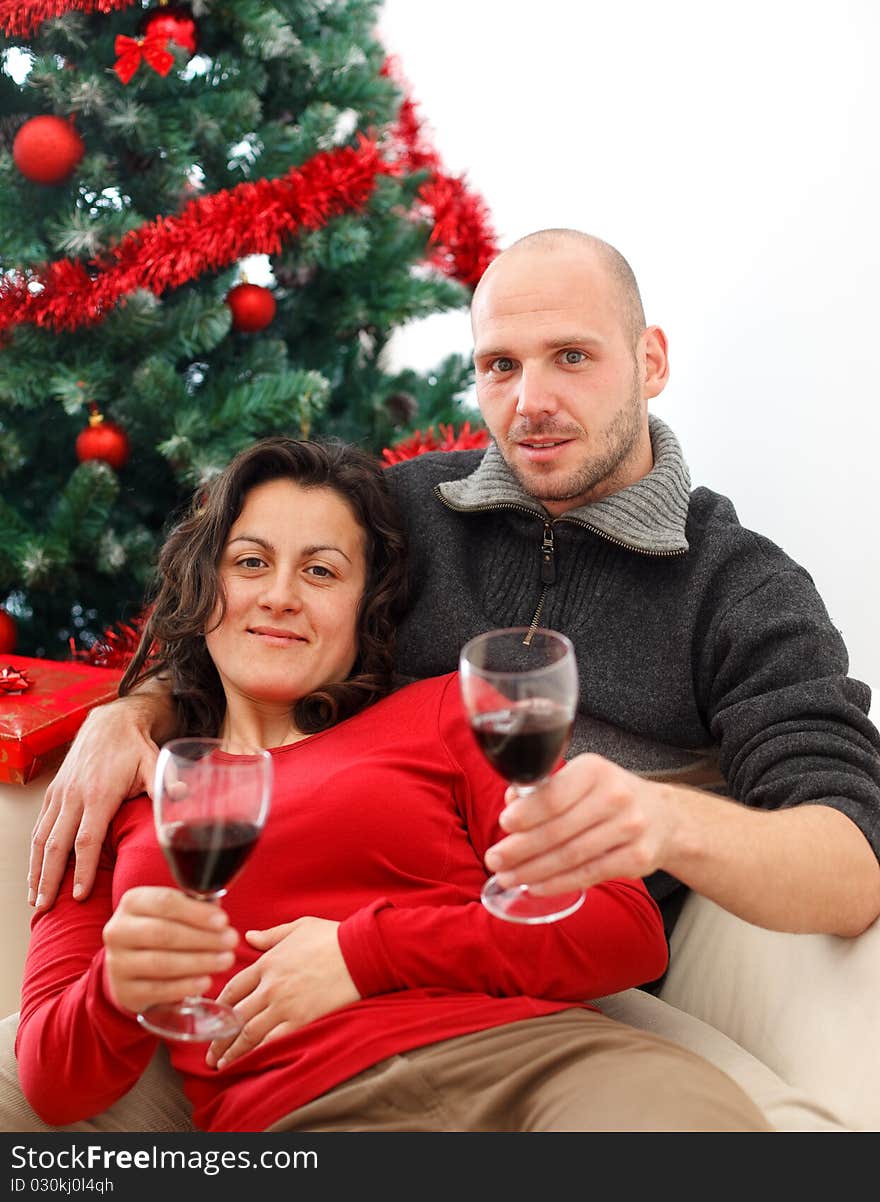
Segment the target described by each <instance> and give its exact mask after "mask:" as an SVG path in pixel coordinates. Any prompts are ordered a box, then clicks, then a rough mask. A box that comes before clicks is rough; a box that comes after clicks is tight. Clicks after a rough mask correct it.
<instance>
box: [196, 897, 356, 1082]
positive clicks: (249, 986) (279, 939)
mask: <svg viewBox="0 0 880 1202" xmlns="http://www.w3.org/2000/svg"><path fill="white" fill-rule="evenodd" d="M338 928H339V923H338V922H330V921H329V920H328V919H325V918H298V919H297V920H296V922H286V923H282V924H281V926H277V927H271V928H270V929H268V930H265V931H248V932H247V934H246V935H245V938H246V940H247V941H248V943H249V944H250V945H251V947H256V948H260V949H262V951H263V955H262V956H260V958H259V960H257V962H256V963H255V964H252V965H251V966H250V968H245V969H244V970H243V971H242V972H240V973H237V974H236V975H235V976H234V977H233V978H232V980H231V981H229V982H228V983H227V985H226V988H225V989H224V990H223V992H222V993H221V994H220V1001H222V1002H226V1003H227V1005H230V1006H233V1007H234V1008H235V1013H236V1014H237V1015H238V1017H239V1018H240V1019H241V1021H242V1023H243V1027H242V1030H241V1031H240V1032H239V1033H238V1035H237V1036H235V1037H234V1038H232V1039H224V1040H219V1039H218V1040H215V1041H214V1042H213V1043H212V1044H211V1046H210V1047H209V1048H208V1055H207V1063H208V1065H209V1066H211V1067H214V1068H225V1067H226V1066H227V1065H228V1064H231V1063H232V1061H233V1060H236V1059H237V1058H238V1057H239V1056H242V1055H244V1053H245V1052H249V1051H251V1050H252V1049H253V1048H255V1047H257V1046H258V1045H259V1044H261V1043H266V1042H267V1041H268V1040H270V1039H277V1038H278V1037H279V1036H280V1035H285V1034H287V1033H288V1032H289V1031H295V1030H296V1029H297V1028H298V1027H302V1026H305V1024H306V1023H310V1022H312V1021H313V1020H314V1019H316V1018H320V1017H321V1016H322V1015H323V1014H329V1013H330V1011H332V1010H339V1009H341V1008H342V1007H343V1006H348V1005H350V1004H351V1003H352V1002H357V1001H359V1000H360V996H361V995H360V994H359V993H358V991H357V989H356V988H355V984H354V981H352V979H351V976H350V975H349V971H348V968H347V967H346V964H345V960H344V958H343V955H342V952H341V951H340V950H339V940H338V938H337V935H336V932H337V930H338Z"/></svg>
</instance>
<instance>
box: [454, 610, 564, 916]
mask: <svg viewBox="0 0 880 1202" xmlns="http://www.w3.org/2000/svg"><path fill="white" fill-rule="evenodd" d="M459 679H460V682H461V693H462V699H463V701H464V706H465V709H466V710H467V714H468V718H469V720H470V724H471V729H472V730H473V732H474V735H475V736H476V739H477V742H478V743H479V745H480V747H481V748H482V751H483V754H484V755H485V756H486V758H487V759H488V760H489V762H490V763H491V764H492V766H493V767H494V768H495V770H496V771H497V772H499V773H500V774H501V775H502V776H503V777H505V779H506V780H508V781H510V782H511V783H512V784H513V785H515V786H516V790H517V793H519V794H520V796H522V795H524V794H527V793H534V792H535V790H537V789H538V788H540V786H541V784H542V782H543V781H544V780H546V778H547V777H548V776H549V774H550V773H551V772H552V771H553V769H554V768H555V767H556V765H557V764H558V763H559V761H560V760H561V759H562V757H563V755H564V754H565V751H566V748H567V747H568V743H569V739H570V737H571V728H572V725H573V723H574V716H575V711H576V709H577V699H578V671H577V663H576V661H575V654H574V647H573V646H572V643H571V640H570V639H568V638H566V636H565V635H564V634H560V633H559V632H558V631H555V630H544V629H541V628H538V629H532V628H531V627H527V626H513V627H508V628H506V629H501V630H490V631H487V632H486V633H485V634H480V635H477V637H476V638H474V639H471V640H470V642H468V643H466V644H465V646H464V647H463V648H462V650H461V655H460V657H459ZM583 900H584V894H583V892H582V891H580V890H576V891H573V892H569V893H565V894H562V895H554V896H552V897H542V896H538V895H537V894H534V893H532V892H531V891H530V890H529V888H528V886H526V885H515V886H514V887H512V888H510V889H504V888H502V887H501V886H500V885H499V883H498V880H497V878H496V877H494V876H493V877H490V878H489V880H488V881H487V882H486V884H485V886H484V887H483V892H482V901H483V905H484V906H485V907H486V909H487V910H489V911H490V913H492V914H494V915H495V916H496V917H498V918H504V919H506V920H507V921H508V922H523V923H543V922H555V921H557V920H558V919H560V918H566V917H567V916H568V915H569V914H573V913H574V911H575V910H577V909H578V907H579V906H580V905H581V904H582V902H583Z"/></svg>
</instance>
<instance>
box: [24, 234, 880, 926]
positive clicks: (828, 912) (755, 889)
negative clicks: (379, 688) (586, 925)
mask: <svg viewBox="0 0 880 1202" xmlns="http://www.w3.org/2000/svg"><path fill="white" fill-rule="evenodd" d="M472 322H473V332H474V339H475V349H474V362H475V367H476V381H477V395H478V399H479V403H480V408H481V411H482V414H483V417H484V419H485V422H486V424H487V426H488V428H489V430H490V432H491V434H492V436H493V440H494V441H493V445H492V446H491V447H490V448H489V449H488V450H487V451H486V452H485V453H483V452H459V453H440V454H431V455H425V456H420V457H418V458H417V459H414V460H410V461H408V462H406V463H403V464H400V465H397V466H395V467H393V468H390V469H389V473H388V474H389V479H390V481H391V483H392V485H393V487H394V489H395V491H396V492H397V494H398V496H399V499H400V501H401V505H402V508H403V510H404V513H405V514H406V515H407V519H408V522H409V525H410V539H411V548H412V555H413V566H414V578H415V581H416V596H415V603H414V605H413V608H412V611H411V613H410V614H409V616H408V618H407V620H406V621H405V623H404V624H403V627H402V629H401V631H400V643H399V663H400V667H401V669H402V671H404V672H406V673H407V674H410V675H413V676H426V675H430V674H433V673H439V672H446V671H449V670H451V669H452V668H454V667H455V666H456V662H457V656H458V651H459V648H460V647H461V645H462V644H463V643H464V642H465V641H466V640H467V639H469V638H470V637H472V636H473V635H475V634H477V633H479V632H480V631H481V630H485V629H488V628H490V627H495V626H512V625H529V624H533V625H535V626H538V625H542V626H548V627H552V628H555V629H559V630H562V631H564V632H565V633H566V634H568V635H569V637H571V638H572V640H573V642H574V644H575V649H576V652H577V655H578V662H579V666H580V674H581V698H580V713H579V721H578V724H577V728H576V732H575V738H574V741H573V746H572V752H573V755H574V758H572V759H571V760H570V761H569V763H567V764H566V765H565V766H564V768H563V769H561V770H560V771H559V772H558V773H557V774H556V775H555V776H554V777H553V778H552V780H551V781H550V782H549V783H548V784H547V785H546V786H544V787H543V788H542V789H541V790H540V791H539V792H538V793H536V794H534V795H532V796H530V797H528V798H521V799H518V800H515V801H513V803H512V804H511V805H509V807H508V808H507V809H506V811H505V813H504V816H503V825H504V828H505V830H506V831H507V832H508V834H507V836H506V837H505V838H504V839H502V840H501V841H500V842H499V843H498V844H496V846H495V847H494V848H492V849H491V850H490V852H489V854H488V856H487V866H488V868H489V869H490V870H492V871H496V872H498V873H499V874H500V877H501V881H502V884H508V883H512V882H514V881H516V882H521V883H525V884H529V885H530V886H531V887H532V888H534V889H538V890H541V891H543V892H546V893H555V892H561V891H563V890H567V889H571V888H589V887H590V886H591V885H593V884H595V883H596V882H598V881H600V880H603V879H606V878H609V877H619V876H630V877H637V876H645V877H647V878H648V885H649V888H650V889H651V891H652V892H653V894H654V896H655V897H656V898H657V899H658V901H659V902H660V904H661V906H662V908H663V910H664V915H665V917H666V920H667V929H669V930H671V927H672V924H673V923H674V920H675V916H676V914H677V912H678V909H679V908H680V903H681V900H682V899H683V897H684V895H685V889H684V888H683V887H682V886H685V887H687V888H690V889H694V890H696V891H698V892H700V893H703V894H704V895H706V896H707V897H709V898H711V899H713V900H714V901H715V902H717V903H718V904H719V905H721V906H722V907H724V908H726V909H728V910H730V911H731V912H732V913H734V914H737V915H739V916H740V917H741V918H744V919H746V920H747V921H749V922H752V923H755V924H757V925H760V926H765V927H769V928H772V929H776V930H782V931H814V932H828V933H833V934H838V935H856V934H859V933H860V932H862V931H863V930H865V928H866V927H868V926H869V925H870V924H871V922H873V920H874V919H875V918H876V917H877V915H878V914H880V865H878V853H880V735H878V732H877V730H876V729H875V728H874V726H873V725H872V724H871V722H870V721H869V720H868V717H867V712H868V706H869V692H868V689H867V688H866V687H865V686H864V685H862V684H860V683H859V682H857V681H854V680H851V679H850V678H848V677H847V675H846V671H847V655H846V650H845V648H844V646H843V644H842V641H841V639H840V636H839V634H838V632H837V631H836V629H835V628H834V626H833V625H832V623H831V621H830V620H829V618H828V615H827V613H826V611H825V607H824V605H823V604H822V601H821V599H820V598H819V596H818V594H817V593H816V591H815V589H814V587H813V584H812V581H811V580H810V578H809V576H808V575H807V573H806V572H805V571H804V570H803V569H802V568H800V567H799V566H798V565H797V564H795V563H794V562H793V561H791V560H790V559H789V558H788V557H787V556H785V555H784V553H783V552H782V551H781V550H780V549H779V548H778V547H775V546H774V545H773V544H772V543H770V542H769V541H768V540H766V539H764V538H762V537H761V536H759V535H757V534H754V533H752V532H751V531H747V530H744V529H743V528H742V527H741V526H740V525H739V523H738V521H737V518H736V514H735V512H734V509H733V506H732V505H731V503H730V502H729V501H728V500H726V498H724V497H720V496H718V495H717V494H714V493H712V492H710V491H709V490H707V489H704V488H701V489H697V490H695V492H694V493H693V494H691V493H690V483H689V478H688V474H687V469H686V466H685V464H684V460H683V458H682V455H681V450H680V448H679V446H678V443H677V441H676V439H675V437H674V435H673V434H672V432H671V431H670V430H668V429H667V427H666V426H665V425H664V424H663V423H662V422H660V421H659V420H658V419H656V418H655V417H649V414H648V402H649V401H650V400H651V399H652V398H653V397H656V396H657V395H658V394H659V393H660V392H661V391H662V389H663V388H664V386H665V384H666V381H667V378H668V360H667V346H666V338H665V335H664V333H663V331H662V330H661V329H660V328H659V327H658V326H646V324H645V318H644V314H643V311H642V305H641V300H640V297H639V292H638V287H637V285H636V281H635V279H634V278H633V275H632V272H631V270H630V268H629V266H628V264H627V263H626V261H625V260H624V259H623V258H622V257H621V256H620V255H619V254H618V252H617V251H615V250H614V249H613V248H612V247H610V246H608V245H607V244H606V243H604V242H601V241H600V240H598V239H595V238H592V237H589V236H587V235H585V234H581V233H578V232H576V231H571V230H546V231H540V232H539V233H537V234H532V235H530V236H528V237H527V238H524V239H521V240H520V241H519V242H517V243H515V244H514V245H513V246H512V247H510V248H509V249H508V250H507V251H505V252H504V253H503V254H501V255H500V256H499V257H498V258H497V259H496V260H495V261H494V262H493V263H492V264H491V266H490V267H489V268H488V270H487V271H486V273H485V274H484V276H483V278H482V280H481V281H480V283H479V285H478V287H477V289H476V291H475V294H474V299H473V305H472ZM170 733H171V730H170V708H169V707H168V705H167V702H166V701H165V700H164V699H162V698H161V697H156V696H151V695H143V696H141V697H139V698H129V699H125V700H122V701H118V702H115V703H113V704H112V705H110V706H105V707H102V708H101V709H100V710H98V711H95V712H94V713H93V714H92V715H90V717H89V719H88V721H87V722H86V723H85V725H84V726H83V728H82V730H81V732H80V734H79V736H78V738H77V740H76V742H75V743H74V746H73V748H72V749H71V751H70V753H69V754H68V757H67V760H66V761H65V763H64V765H62V769H61V771H60V772H59V774H58V776H57V777H56V779H55V780H54V781H53V783H52V784H51V785H50V787H49V789H48V790H47V793H46V800H45V803H44V807H43V812H42V815H41V818H40V820H39V822H38V824H37V828H36V831H35V838H34V847H33V853H32V863H31V873H30V889H31V899H32V901H36V904H37V905H38V906H42V905H48V904H51V900H52V898H53V897H54V894H55V892H56V890H57V886H58V882H59V879H60V875H61V872H62V869H63V864H64V861H65V860H66V856H67V852H68V850H69V848H70V845H71V842H72V841H73V837H74V833H75V832H77V831H78V834H77V837H76V853H77V871H76V882H77V883H76V886H75V893H76V894H77V895H80V896H85V894H86V893H87V892H88V889H89V888H90V886H91V881H92V877H93V873H94V866H95V863H96V860H97V856H98V851H99V848H100V843H101V839H102V837H103V832H104V830H105V827H106V823H107V820H108V818H109V815H110V814H111V813H112V811H113V810H114V809H115V807H116V805H117V804H118V802H119V800H120V799H121V798H122V797H123V796H124V795H130V794H133V793H135V792H138V791H139V790H141V789H142V788H144V787H145V786H147V785H148V784H149V781H150V778H151V774H152V765H153V762H154V758H155V754H156V746H155V743H154V742H153V738H154V737H158V738H164V737H166V736H167V735H168V734H170ZM111 748H112V749H114V751H113V754H112V756H111V754H110V749H111ZM117 749H118V750H117ZM579 752H580V753H581V754H577V753H579ZM721 789H724V790H725V791H726V792H727V793H728V794H729V798H728V797H723V796H720V795H719V790H721Z"/></svg>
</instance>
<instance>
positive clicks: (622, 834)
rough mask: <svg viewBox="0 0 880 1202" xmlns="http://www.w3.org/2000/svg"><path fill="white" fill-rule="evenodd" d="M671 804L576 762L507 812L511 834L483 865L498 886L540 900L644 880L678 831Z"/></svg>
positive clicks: (646, 784) (605, 766) (656, 792)
mask: <svg viewBox="0 0 880 1202" xmlns="http://www.w3.org/2000/svg"><path fill="white" fill-rule="evenodd" d="M507 796H508V798H513V797H515V796H516V792H515V790H514V789H511V790H509V791H508V794H507ZM672 797H673V791H672V790H671V789H670V788H669V787H668V786H666V785H663V784H659V783H658V782H656V781H649V780H644V779H643V778H642V777H640V776H636V775H635V774H634V773H632V772H628V771H627V770H626V769H625V768H621V767H619V766H618V765H617V764H614V763H612V762H611V761H610V760H606V759H603V758H602V757H601V756H598V755H580V756H577V757H576V758H575V759H573V760H571V761H570V762H569V763H568V764H566V765H565V766H564V767H562V768H561V769H560V770H559V772H557V773H555V774H554V775H553V776H552V777H551V778H550V779H549V780H548V781H547V782H546V783H545V784H543V785H542V786H541V788H540V789H539V790H537V792H535V793H532V794H529V795H528V796H525V797H517V798H516V800H513V801H511V804H509V805H507V806H506V807H505V809H504V811H503V812H502V815H501V819H500V822H501V825H502V826H503V827H504V829H505V830H506V831H507V832H508V835H507V837H506V838H505V839H502V840H501V841H500V842H499V843H496V844H495V846H494V847H492V848H490V849H489V851H488V852H487V854H486V865H487V866H488V867H489V868H490V869H491V870H492V871H494V872H497V873H498V876H499V881H500V884H501V885H502V886H504V887H507V886H509V885H514V884H520V885H528V886H529V887H530V888H533V889H534V891H535V892H536V893H543V894H554V893H565V892H567V891H569V890H571V889H588V888H589V887H590V886H591V885H597V884H599V882H600V881H605V880H610V879H612V878H615V877H631V878H633V877H642V876H647V875H648V874H649V873H651V872H654V871H655V870H656V869H657V868H659V867H660V866H661V865H662V864H663V863H664V857H665V855H666V853H667V850H668V848H669V846H670V843H671V840H672V838H673V836H674V833H675V830H676V826H677V821H678V815H677V810H676V807H675V805H674V804H673V801H672Z"/></svg>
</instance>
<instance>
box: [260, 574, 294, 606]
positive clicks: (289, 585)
mask: <svg viewBox="0 0 880 1202" xmlns="http://www.w3.org/2000/svg"><path fill="white" fill-rule="evenodd" d="M260 605H262V606H263V607H264V608H265V609H271V610H274V611H275V612H284V611H287V610H292V611H294V612H296V611H298V610H300V609H302V595H301V592H300V587H299V581H298V580H297V579H296V577H295V576H288V575H287V574H286V573H277V574H276V575H275V576H273V577H272V579H271V580H267V581H266V584H265V587H264V588H263V591H262V593H261V594H260Z"/></svg>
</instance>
